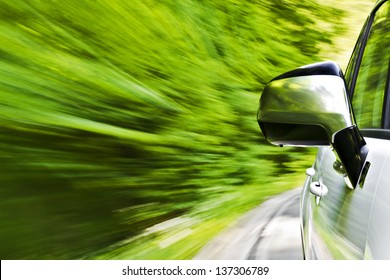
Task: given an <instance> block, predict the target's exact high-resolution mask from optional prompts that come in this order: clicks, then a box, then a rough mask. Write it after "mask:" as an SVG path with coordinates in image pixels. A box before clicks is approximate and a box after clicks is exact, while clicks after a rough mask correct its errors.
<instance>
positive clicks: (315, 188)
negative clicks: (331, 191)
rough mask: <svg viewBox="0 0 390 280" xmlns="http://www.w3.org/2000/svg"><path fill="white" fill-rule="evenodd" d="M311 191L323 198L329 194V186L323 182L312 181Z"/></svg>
mask: <svg viewBox="0 0 390 280" xmlns="http://www.w3.org/2000/svg"><path fill="white" fill-rule="evenodd" d="M310 192H311V193H312V194H314V195H315V196H317V197H319V198H321V197H324V196H326V195H327V194H328V188H327V187H326V186H325V185H324V184H323V183H321V182H312V183H311V184H310Z"/></svg>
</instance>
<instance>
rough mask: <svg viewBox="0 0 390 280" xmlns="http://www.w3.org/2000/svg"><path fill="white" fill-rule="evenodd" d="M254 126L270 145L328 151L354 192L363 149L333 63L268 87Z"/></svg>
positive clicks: (291, 74)
mask: <svg viewBox="0 0 390 280" xmlns="http://www.w3.org/2000/svg"><path fill="white" fill-rule="evenodd" d="M257 120H258V123H259V125H260V128H261V130H262V132H263V134H264V136H265V138H266V139H267V140H268V141H269V142H270V143H272V144H275V145H289V146H323V145H331V146H332V147H333V148H334V150H335V152H336V155H337V156H338V157H339V159H340V161H341V163H342V164H343V166H344V167H345V170H346V173H347V175H348V178H349V180H350V183H351V185H352V186H353V187H356V185H357V184H358V182H359V176H360V174H361V171H362V169H363V166H364V162H365V159H366V156H367V152H368V149H367V147H366V142H365V141H364V139H363V136H362V135H361V133H360V131H359V129H358V127H357V125H356V124H355V121H354V116H353V112H352V109H351V104H350V101H349V98H348V95H347V90H346V86H345V80H344V75H343V73H342V71H341V69H340V67H339V66H338V65H337V64H336V63H334V62H322V63H316V64H311V65H308V66H304V67H301V68H298V69H295V70H293V71H290V72H287V73H285V74H282V75H280V76H278V77H276V78H274V79H273V80H271V82H269V83H268V85H267V86H266V87H265V88H264V90H263V93H262V94H261V98H260V106H259V110H258V114H257Z"/></svg>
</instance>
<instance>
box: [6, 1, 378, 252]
mask: <svg viewBox="0 0 390 280" xmlns="http://www.w3.org/2000/svg"><path fill="white" fill-rule="evenodd" d="M374 2H375V1H363V0H359V1H347V0H344V1H315V0H289V1H287V0H285V1H273V0H261V1H260V0H259V1H249V0H246V1H245V0H241V1H240V0H226V1H214V0H185V1H175V0H158V1H157V0H142V1H141V0H132V1H125V0H85V1H79V0H31V1H27V0H26V1H23V0H14V1H8V0H0V222H1V225H0V240H1V241H0V257H1V259H189V258H192V257H193V256H194V255H195V254H196V253H197V252H198V251H199V250H200V248H202V246H204V244H206V242H207V241H209V240H210V239H212V238H213V237H214V236H215V235H216V234H218V233H219V232H220V231H221V230H223V229H224V228H226V227H227V226H229V225H230V224H231V223H232V222H234V221H235V220H236V219H237V217H239V216H240V215H242V214H243V213H245V212H246V211H248V210H250V209H251V208H253V207H254V206H257V205H258V204H260V203H261V202H262V201H264V200H265V199H266V198H267V197H269V196H271V195H274V194H277V193H280V192H282V191H285V190H287V189H291V188H294V187H297V186H299V185H301V184H302V182H303V174H304V170H305V169H306V168H307V167H309V166H310V165H311V161H312V159H313V155H314V153H315V151H309V150H306V149H302V148H299V149H298V148H295V149H293V148H283V149H284V151H282V150H280V148H277V147H273V146H271V145H269V144H267V143H266V141H265V140H264V139H263V138H262V137H261V134H260V130H259V129H258V126H257V123H256V110H257V106H258V98H259V94H260V92H261V90H262V88H263V86H264V85H265V83H266V82H267V81H268V80H270V79H271V78H272V77H273V76H275V75H278V74H280V73H282V72H284V71H287V70H291V69H293V68H295V67H298V66H301V65H304V64H308V63H313V62H317V61H321V60H326V59H331V60H336V61H338V62H339V63H340V64H341V65H342V66H345V65H346V63H347V61H348V55H349V54H350V53H351V51H352V48H353V45H354V42H355V40H356V37H357V35H358V32H359V30H360V28H361V26H362V25H363V22H364V19H365V17H366V16H367V14H368V12H369V10H370V9H371V7H372V5H373V3H374ZM286 151H289V152H286Z"/></svg>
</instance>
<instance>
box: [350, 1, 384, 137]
mask: <svg viewBox="0 0 390 280" xmlns="http://www.w3.org/2000/svg"><path fill="white" fill-rule="evenodd" d="M386 2H388V0H382V1H380V2H378V3H377V5H376V6H375V7H374V9H373V10H372V11H371V13H370V15H369V16H368V18H367V20H366V23H365V24H364V26H363V29H362V31H361V34H360V35H359V39H358V41H357V43H356V45H355V48H354V50H353V52H352V55H351V58H350V60H349V62H348V66H347V69H348V67H349V66H350V64H351V63H352V62H353V61H352V58H353V55H354V53H355V51H357V52H358V53H357V57H356V63H355V65H354V66H353V68H352V69H351V78H350V79H351V80H350V87H349V88H348V96H349V99H350V102H351V108H352V112H354V109H353V106H352V99H353V96H354V93H355V86H356V81H357V78H358V74H359V70H360V66H361V62H362V59H363V55H364V51H365V49H366V45H367V41H368V38H369V36H370V33H371V28H372V24H373V22H374V19H375V15H376V12H377V11H378V10H379V9H380V8H381V7H382V6H383V4H385V3H386ZM360 40H362V41H361V45H360V46H358V45H359V43H360V42H359V41H360ZM357 48H359V49H357ZM387 76H388V78H387V80H386V85H385V90H384V93H383V96H384V97H383V107H382V119H381V128H380V129H389V128H390V119H389V118H390V96H389V95H390V85H389V79H390V78H389V76H390V60H389V66H388V68H387ZM353 117H354V121H355V123H356V117H355V113H353Z"/></svg>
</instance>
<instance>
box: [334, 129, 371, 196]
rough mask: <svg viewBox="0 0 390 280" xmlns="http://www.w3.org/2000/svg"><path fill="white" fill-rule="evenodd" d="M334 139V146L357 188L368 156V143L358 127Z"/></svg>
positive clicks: (343, 132)
mask: <svg viewBox="0 0 390 280" xmlns="http://www.w3.org/2000/svg"><path fill="white" fill-rule="evenodd" d="M333 139H334V140H333V143H332V146H333V148H334V149H335V151H336V153H337V155H338V157H339V159H340V161H341V163H342V164H343V166H344V168H345V170H346V172H347V175H348V178H349V180H350V182H351V184H352V186H353V187H354V188H356V186H357V185H358V182H359V177H360V174H361V173H362V170H363V167H364V163H365V161H366V158H367V154H368V147H367V145H366V141H365V140H364V138H363V136H362V134H361V132H360V131H359V129H358V128H357V127H356V126H352V127H348V128H345V129H343V130H340V131H338V132H337V133H336V134H335V135H334V137H333Z"/></svg>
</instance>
